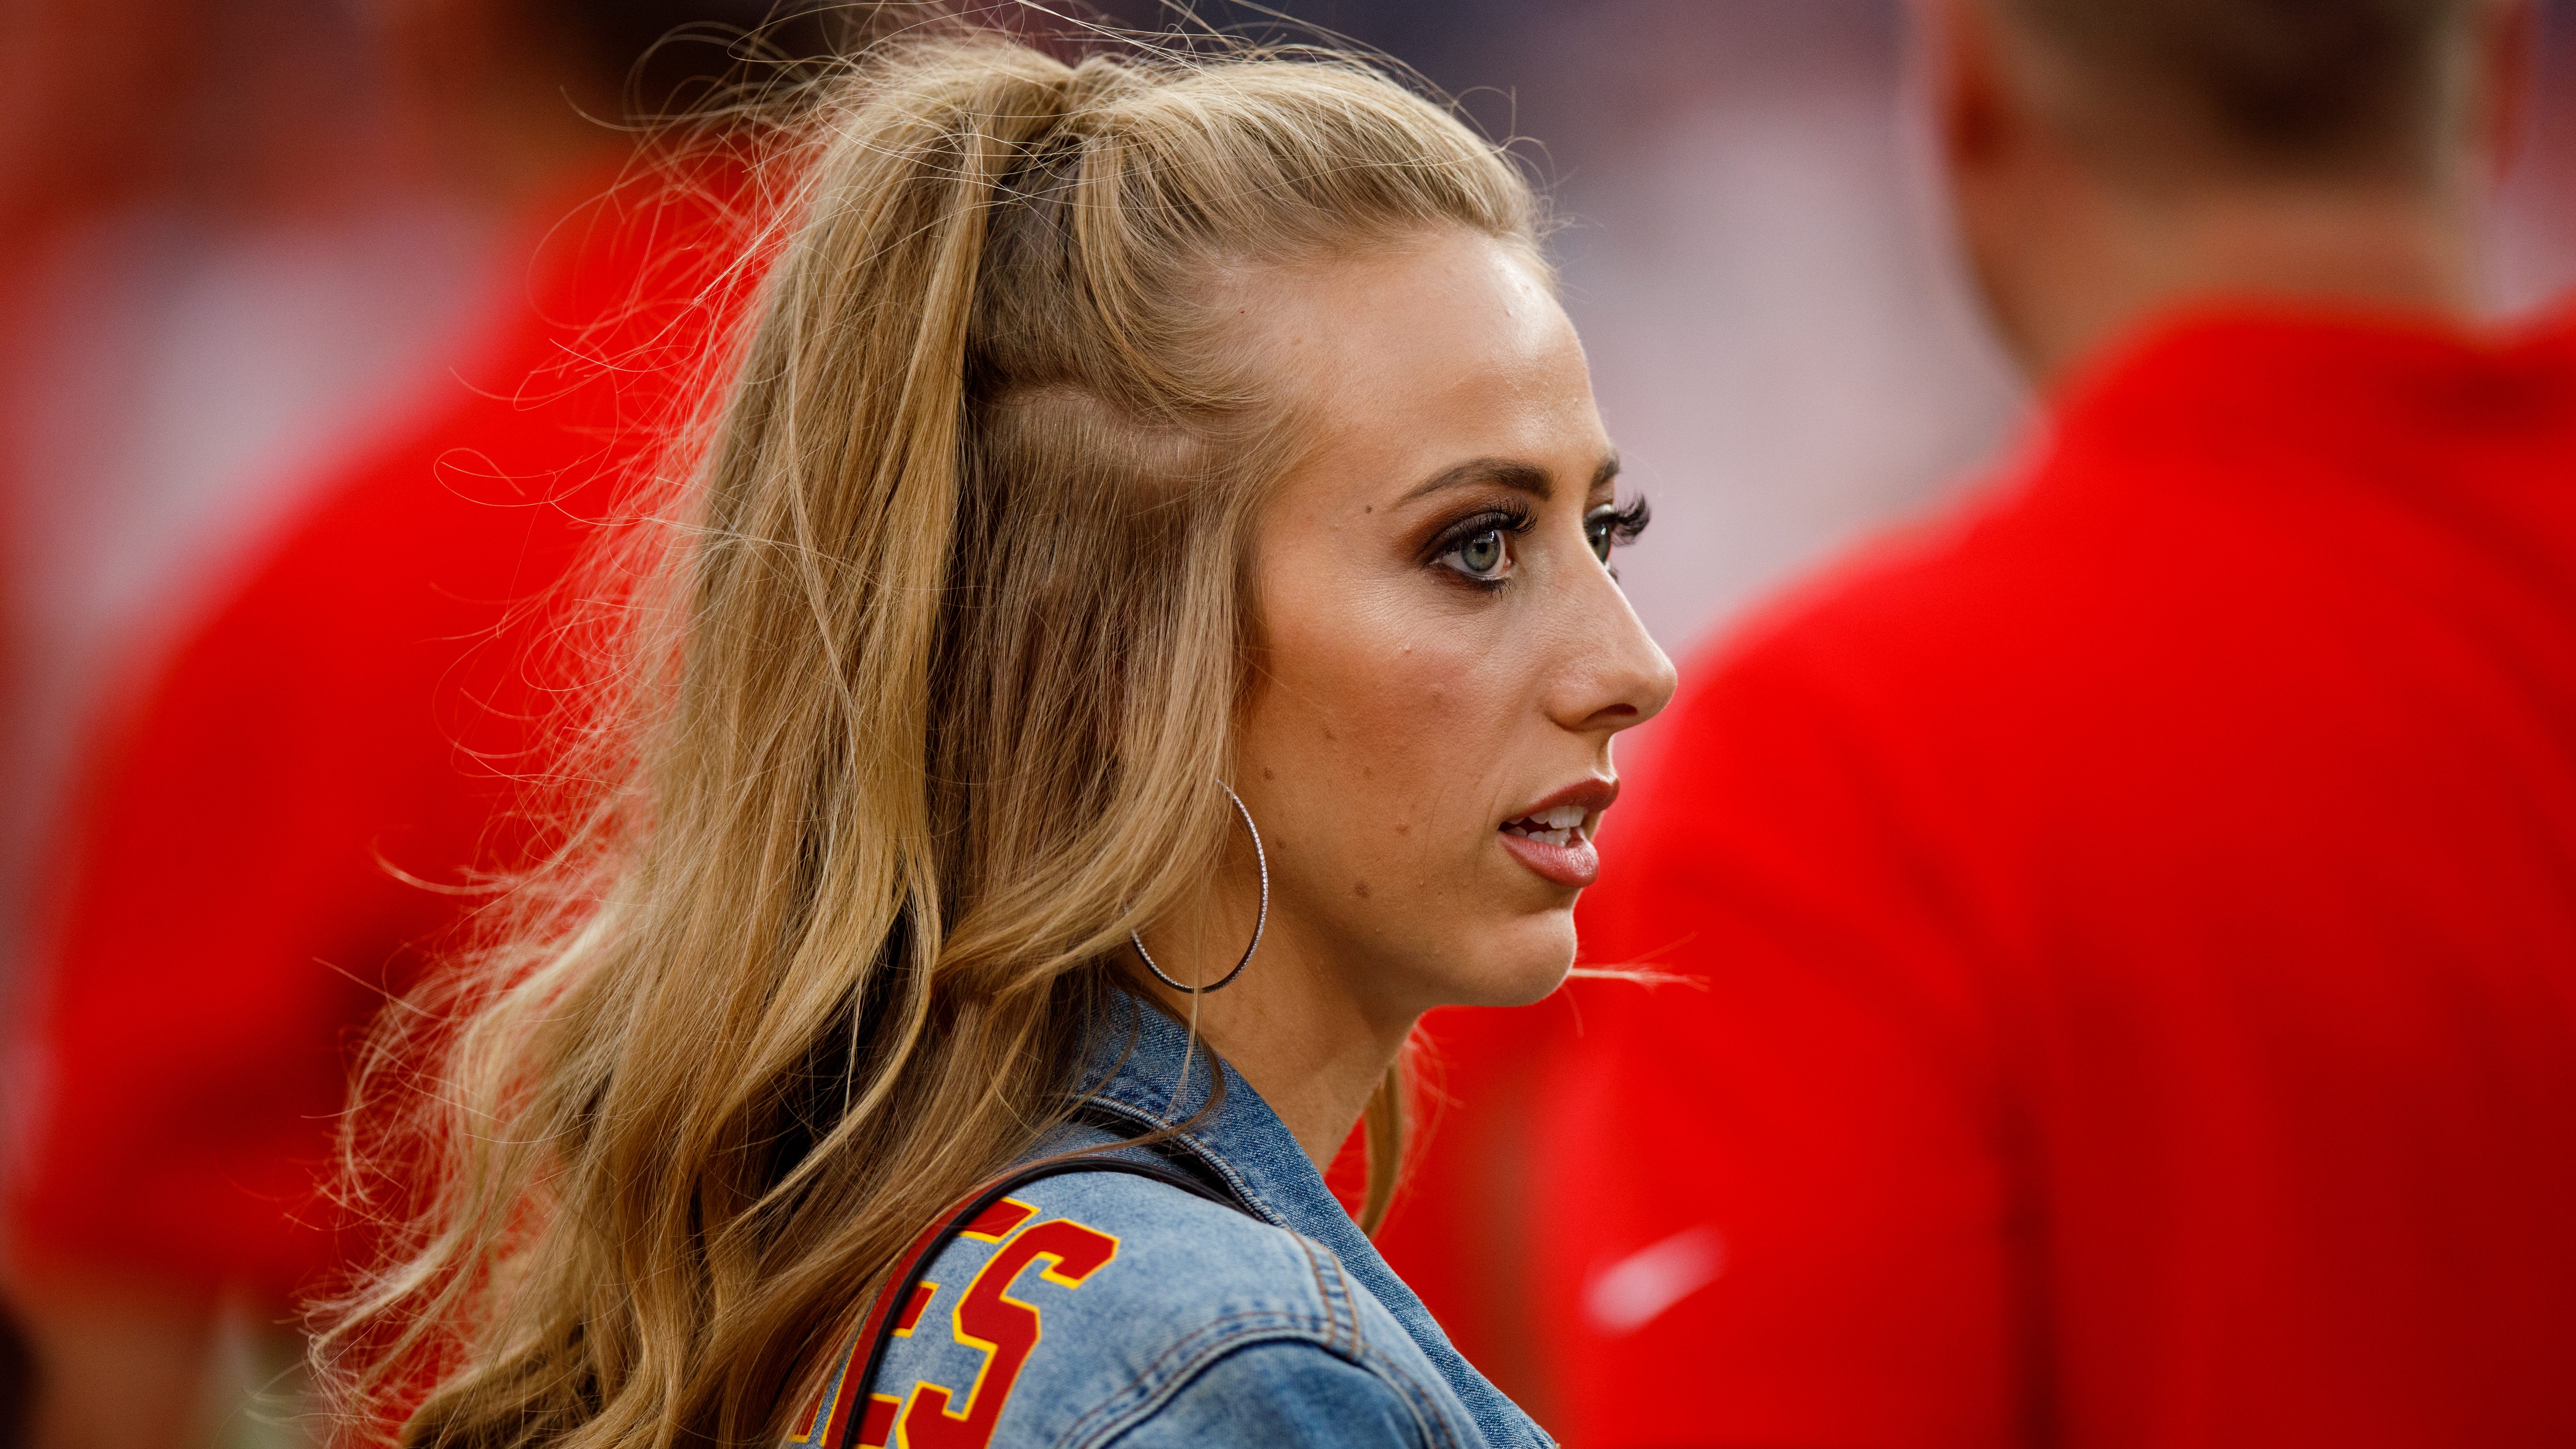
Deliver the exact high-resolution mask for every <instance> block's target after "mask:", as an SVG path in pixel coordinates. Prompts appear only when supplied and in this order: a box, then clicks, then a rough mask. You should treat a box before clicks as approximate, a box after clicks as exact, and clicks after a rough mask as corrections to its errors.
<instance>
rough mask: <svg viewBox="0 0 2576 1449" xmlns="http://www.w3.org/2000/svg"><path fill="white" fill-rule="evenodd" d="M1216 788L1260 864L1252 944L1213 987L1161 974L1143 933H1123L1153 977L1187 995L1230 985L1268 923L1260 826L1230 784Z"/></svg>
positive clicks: (1267, 864) (1267, 883)
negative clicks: (1231, 808)
mask: <svg viewBox="0 0 2576 1449" xmlns="http://www.w3.org/2000/svg"><path fill="white" fill-rule="evenodd" d="M1217 788H1218V789H1220V790H1223V791H1224V792H1225V798H1227V799H1228V800H1231V801H1233V802H1234V813H1235V814H1237V815H1240V816H1242V817H1243V828H1244V829H1246V830H1248V831H1250V832H1252V860H1253V863H1254V864H1255V865H1258V866H1260V867H1261V914H1260V915H1258V916H1255V917H1254V918H1253V921H1252V944H1251V945H1249V946H1246V947H1244V948H1243V959H1242V960H1240V961H1237V962H1235V963H1234V969H1233V970H1231V971H1228V972H1227V973H1225V979H1224V980H1222V981H1219V982H1217V983H1216V984H1215V985H1214V986H1183V985H1182V984H1181V983H1179V982H1177V981H1174V980H1173V979H1172V978H1171V977H1169V976H1166V975H1164V974H1163V968H1162V967H1160V966H1157V965H1155V964H1154V953H1153V952H1151V951H1148V950H1146V949H1145V938H1144V936H1143V935H1141V934H1140V933H1138V932H1136V931H1132V930H1131V931H1129V932H1128V933H1127V939H1128V940H1130V941H1133V942H1135V943H1136V954H1137V955H1138V956H1139V957H1142V958H1143V959H1144V962H1145V969H1146V970H1148V971H1151V972H1153V973H1154V979H1155V980H1157V981H1160V982H1162V983H1163V984H1164V985H1165V986H1168V987H1170V988H1172V989H1173V990H1174V991H1178V992H1181V993H1184V994H1185V995H1189V996H1205V995H1207V994H1208V993H1209V992H1211V991H1223V990H1224V989H1225V988H1227V987H1229V986H1231V985H1233V984H1234V978H1236V977H1237V976H1240V975H1242V974H1243V968H1244V967H1246V966H1249V965H1251V964H1252V953H1253V952H1255V951H1258V950H1260V949H1261V932H1262V928H1263V927H1265V926H1268V925H1269V924H1270V856H1269V855H1268V853H1266V852H1265V851H1263V850H1262V848H1261V827H1260V826H1258V825H1255V824H1253V823H1252V812H1251V811H1249V810H1247V809H1245V808H1243V797H1242V796H1240V795H1237V794H1236V793H1234V787H1233V786H1232V785H1229V784H1227V783H1225V782H1224V781H1223V780H1219V781H1217Z"/></svg>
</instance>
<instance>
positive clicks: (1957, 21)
mask: <svg viewBox="0 0 2576 1449" xmlns="http://www.w3.org/2000/svg"><path fill="white" fill-rule="evenodd" d="M1914 8H1915V11H1916V15H1917V19H1918V22H1919V24H1920V25H1921V27H1922V32H1923V37H1924V59H1925V68H1926V75H1925V80H1926V81H1927V89H1928V91H1929V98H1930V100H1931V103H1932V128H1933V136H1934V139H1935V141H1936V142H1937V143H1938V145H1939V146H1940V148H1941V159H1942V161H1943V162H1944V163H1945V164H1946V165H1947V167H1948V168H1949V170H1950V172H1951V174H1952V175H1953V176H1958V175H1963V174H1973V173H1975V172H1977V171H1981V170H1985V169H1987V168H1989V167H1991V166H1993V165H1994V164H1995V163H1996V162H1997V161H1998V160H2000V159H2001V158H2002V157H2003V156H2004V155H2005V154H2006V153H2008V152H2009V151H2011V150H2012V149H2013V146H2014V143H2015V140H2016V136H2015V131H2016V130H2017V129H2018V126H2019V122H2020V116H2019V114H2018V111H2017V108H2016V106H2015V104H2014V102H2015V99H2016V98H2015V96H2014V94H2013V89H2012V83H2011V78H2010V76H2009V75H2008V74H2007V71H2006V67H2007V65H2008V64H2009V60H2008V58H2007V57H2006V56H2005V54H2004V49H2003V47H2004V37H2003V35H2002V32H2001V30H2000V28H1999V25H1998V22H1997V20H1996V17H1995V14H1994V9H1993V6H1992V4H1991V0H1915V6H1914Z"/></svg>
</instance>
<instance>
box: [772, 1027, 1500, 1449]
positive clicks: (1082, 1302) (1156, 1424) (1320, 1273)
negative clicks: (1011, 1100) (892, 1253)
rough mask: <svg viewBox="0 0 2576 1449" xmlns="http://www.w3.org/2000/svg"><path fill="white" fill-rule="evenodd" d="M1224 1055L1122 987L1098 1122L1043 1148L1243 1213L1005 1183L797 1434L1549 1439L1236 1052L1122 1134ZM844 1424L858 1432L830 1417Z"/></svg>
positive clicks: (1093, 1189)
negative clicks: (1192, 1118) (1182, 1127)
mask: <svg viewBox="0 0 2576 1449" xmlns="http://www.w3.org/2000/svg"><path fill="white" fill-rule="evenodd" d="M1212 1060H1213V1058H1212V1055H1211V1053H1210V1052H1209V1051H1208V1049H1207V1047H1206V1046H1205V1045H1204V1044H1199V1045H1197V1046H1196V1047H1193V1046H1192V1045H1191V1043H1190V1041H1189V1039H1188V1037H1187V1035H1186V1033H1185V1032H1184V1031H1183V1030H1182V1029H1181V1028H1180V1027H1179V1026H1178V1025H1176V1024H1174V1023H1173V1022H1172V1021H1171V1020H1170V1019H1169V1018H1167V1017H1165V1016H1164V1015H1163V1014H1162V1013H1161V1012H1158V1011H1154V1010H1151V1009H1149V1008H1146V1007H1143V1006H1141V1005H1140V1004H1139V1003H1138V1002H1136V1001H1135V999H1134V998H1132V997H1126V996H1123V995H1122V996H1119V997H1117V998H1116V1001H1115V1003H1114V1005H1113V1007H1112V1009H1111V1010H1110V1011H1108V1012H1107V1013H1105V1016H1104V1020H1103V1021H1102V1022H1101V1023H1100V1025H1099V1027H1098V1029H1096V1030H1095V1033H1094V1036H1093V1040H1092V1044H1091V1057H1090V1067H1089V1069H1088V1071H1087V1074H1086V1078H1085V1087H1084V1095H1085V1098H1086V1100H1085V1103H1084V1119H1085V1120H1084V1122H1083V1123H1081V1124H1079V1125H1076V1126H1074V1127H1071V1128H1067V1129H1065V1130H1064V1131H1062V1132H1060V1133H1059V1134H1057V1135H1056V1136H1055V1137H1053V1138H1051V1139H1050V1140H1049V1141H1048V1142H1046V1143H1045V1144H1043V1145H1042V1148H1041V1152H1042V1153H1056V1152H1062V1151H1065V1150H1067V1149H1076V1148H1085V1147H1090V1148H1102V1149H1108V1150H1111V1151H1115V1152H1118V1153H1120V1154H1122V1155H1138V1154H1157V1153H1158V1154H1159V1157H1158V1160H1159V1161H1160V1162H1161V1163H1162V1164H1163V1165H1165V1166H1168V1167H1177V1168H1179V1169H1181V1170H1183V1171H1184V1172H1186V1173H1189V1174H1191V1175H1192V1176H1194V1177H1196V1178H1199V1179H1201V1180H1204V1181H1206V1182H1207V1183H1208V1184H1209V1186H1211V1187H1212V1188H1214V1189H1216V1190H1217V1191H1218V1192H1219V1193H1220V1194H1221V1195H1223V1196H1227V1197H1230V1198H1232V1199H1233V1200H1235V1201H1237V1202H1240V1203H1241V1204H1242V1205H1243V1206H1245V1207H1247V1208H1249V1209H1251V1213H1250V1214H1247V1213H1244V1212H1240V1211H1237V1210H1235V1209H1234V1208H1232V1207H1228V1206H1224V1205H1221V1204H1219V1203H1217V1202H1212V1201H1209V1200H1206V1199H1204V1198H1201V1197H1197V1196H1193V1195H1192V1194H1190V1193H1189V1192H1186V1191H1184V1190H1182V1189H1181V1188H1179V1187H1176V1186H1172V1185H1170V1184H1168V1183H1165V1182H1158V1181H1155V1180H1152V1179H1150V1178H1145V1177H1138V1176H1131V1175H1127V1174H1123V1173H1108V1172H1089V1173H1077V1174H1069V1175H1064V1176H1058V1177H1049V1178H1044V1179H1041V1180H1039V1181H1037V1182H1034V1183H1031V1184H1029V1185H1028V1186H1026V1187H1024V1188H1021V1189H1017V1190H1014V1191H1013V1192H1012V1194H1011V1195H1010V1196H1009V1197H1007V1198H1005V1199H1003V1202H1002V1203H1001V1204H1000V1205H998V1210H997V1211H995V1212H988V1213H986V1214H984V1215H983V1217H981V1218H979V1219H978V1220H977V1227H979V1228H981V1229H983V1231H969V1232H967V1233H966V1234H964V1235H962V1236H960V1237H958V1238H957V1239H956V1240H955V1241H954V1242H952V1243H951V1244H950V1245H949V1246H948V1247H946V1248H945V1249H943V1250H941V1251H940V1252H939V1254H938V1256H937V1257H936V1258H934V1259H933V1260H932V1262H931V1263H930V1265H929V1267H928V1269H927V1271H926V1272H925V1274H924V1282H925V1290H924V1291H923V1292H921V1293H918V1294H915V1295H914V1296H913V1298H912V1300H911V1302H910V1304H909V1305H908V1307H907V1309H906V1311H904V1312H903V1313H902V1314H901V1315H900V1316H899V1317H898V1318H897V1320H896V1326H897V1335H896V1337H895V1338H894V1339H893V1341H892V1345H891V1347H890V1348H889V1350H888V1352H887V1354H886V1358H885V1361H884V1365H883V1367H882V1368H881V1369H880V1371H879V1372H878V1374H877V1376H876V1380H875V1382H874V1383H873V1384H872V1385H868V1386H864V1387H863V1386H858V1385H853V1384H849V1383H847V1382H845V1381H846V1380H848V1379H850V1378H852V1377H854V1370H853V1368H852V1367H851V1365H850V1364H849V1363H847V1362H845V1363H844V1364H843V1365H842V1367H841V1369H840V1370H839V1376H838V1377H837V1378H835V1379H834V1380H833V1382H831V1383H830V1384H829V1385H828V1386H827V1387H826V1388H825V1390H824V1392H823V1395H822V1397H821V1399H820V1400H819V1401H818V1402H817V1403H816V1404H815V1405H813V1406H812V1407H811V1408H810V1409H809V1410H808V1411H807V1414H806V1416H805V1418H804V1420H803V1422H802V1423H800V1425H799V1426H798V1429H799V1437H798V1438H796V1439H794V1440H791V1441H790V1443H791V1444H798V1445H826V1444H830V1443H833V1442H835V1440H836V1438H838V1440H839V1442H842V1443H861V1444H875V1445H883V1444H887V1443H889V1442H891V1443H892V1444H893V1445H895V1446H897V1449H951V1446H976V1449H986V1446H990V1449H1039V1446H1068V1449H1071V1446H1082V1449H1090V1446H1105V1445H1111V1444H1115V1445H1117V1446H1119V1449H1180V1446H1184V1445H1187V1446H1212V1445H1264V1446H1267V1445H1283V1446H1297V1445H1317V1446H1320V1445H1327V1444H1329V1445H1353V1446H1379V1445H1384V1446H1390V1449H1391V1446H1397V1445H1404V1446H1423V1449H1430V1446H1438V1449H1475V1446H1492V1449H1524V1446H1544V1445H1547V1444H1549V1443H1550V1441H1549V1439H1548V1437H1547V1435H1546V1434H1545V1433H1543V1432H1542V1431H1541V1430H1540V1429H1539V1427H1538V1426H1537V1425H1536V1424H1535V1423H1532V1422H1531V1421H1530V1419H1529V1416H1527V1415H1526V1414H1523V1413H1522V1412H1521V1411H1520V1410H1519V1409H1518V1408H1517V1407H1515V1406H1514V1405H1513V1404H1512V1402H1511V1401H1510V1400H1509V1399H1507V1398H1505V1397H1503V1395H1502V1393H1501V1392H1500V1391H1499V1390H1497V1389H1495V1387H1494V1386H1493V1385H1492V1384H1490V1383H1487V1382H1486V1381H1485V1379H1484V1377H1483V1376H1482V1375H1480V1374H1478V1373H1477V1372H1476V1370H1475V1369H1473V1368H1472V1367H1470V1366H1469V1365H1468V1363H1467V1361H1466V1360H1465V1359H1463V1358H1461V1357H1459V1356H1458V1351H1457V1350H1456V1349H1454V1348H1451V1347H1450V1346H1449V1340H1448V1338H1447V1337H1446V1336H1445V1335H1443V1334H1442V1333H1441V1331H1440V1328H1439V1325H1437V1324H1436V1323H1434V1322H1432V1319H1431V1315H1430V1313H1429V1312H1428V1311H1426V1310H1425V1309H1424V1308H1423V1306H1422V1302H1421V1300H1420V1299H1418V1298H1416V1297H1414V1296H1413V1291H1412V1290H1411V1289H1409V1288H1407V1287H1405V1286H1404V1283H1403V1281H1402V1280H1401V1279H1399V1278H1397V1277H1396V1276H1395V1273H1394V1271H1393V1270H1392V1269H1390V1268H1389V1267H1387V1264H1386V1260H1385V1259H1383V1258H1381V1257H1379V1256H1378V1253H1377V1250H1376V1249H1375V1248H1373V1247H1371V1246H1370V1245H1369V1241H1368V1239H1367V1237H1365V1236H1364V1235H1363V1234H1361V1232H1360V1231H1359V1228H1358V1226H1357V1225H1356V1224H1354V1223H1353V1222H1352V1221H1351V1219H1350V1216H1349V1214H1347V1213H1345V1212H1344V1211H1343V1210H1342V1208H1341V1205H1340V1204H1339V1203H1337V1202H1336V1201H1334V1199H1333V1196H1332V1194H1331V1193H1330V1192H1329V1191H1327V1190H1326V1189H1325V1187H1324V1182H1323V1178H1322V1177H1321V1176H1320V1175H1319V1174H1318V1173H1317V1172H1316V1170H1315V1166H1314V1163H1313V1162H1311V1161H1310V1160H1308V1158H1307V1157H1306V1154H1305V1152H1304V1151H1303V1150H1302V1149H1301V1148H1299V1147H1298V1145H1297V1141H1296V1139H1295V1138H1294V1137H1292V1136H1290V1135H1289V1132H1288V1128H1287V1126H1286V1124H1284V1123H1282V1122H1281V1121H1280V1120H1279V1116H1278V1114H1277V1113H1275V1112H1273V1111H1271V1110H1270V1107H1269V1104H1267V1103H1265V1102H1263V1101H1262V1100H1261V1097H1260V1095H1259V1094H1258V1093H1256V1092H1254V1091H1253V1090H1252V1088H1251V1087H1250V1086H1249V1085H1248V1084H1246V1083H1245V1082H1244V1080H1243V1079H1242V1078H1241V1077H1239V1076H1237V1075H1235V1073H1234V1070H1233V1068H1231V1067H1227V1066H1225V1065H1223V1064H1222V1063H1221V1062H1218V1063H1215V1066H1214V1070H1215V1071H1222V1072H1223V1073H1224V1074H1225V1092H1224V1096H1223V1099H1222V1100H1221V1101H1220V1102H1219V1104H1218V1106H1217V1108H1216V1110H1215V1111H1214V1112H1213V1113H1211V1114H1210V1115H1209V1116H1208V1117H1206V1118H1205V1119H1203V1120H1201V1121H1200V1122H1198V1123H1197V1124H1196V1125H1194V1126H1192V1127H1191V1128H1190V1129H1189V1130H1188V1131H1187V1132H1185V1133H1183V1134H1182V1135H1181V1136H1180V1137H1179V1138H1177V1139H1175V1140H1172V1141H1169V1142H1166V1143H1164V1144H1161V1145H1160V1147H1159V1148H1157V1149H1149V1148H1146V1147H1142V1146H1137V1145H1134V1144H1132V1143H1127V1139H1128V1138H1129V1137H1131V1136H1133V1135H1135V1134H1138V1133H1144V1132H1151V1131H1156V1130H1160V1129H1162V1128H1165V1127H1168V1126H1170V1125H1172V1124H1173V1123H1176V1122H1179V1121H1181V1120H1183V1119H1186V1118H1187V1117H1188V1116H1189V1115H1190V1114H1191V1113H1192V1112H1194V1111H1196V1110H1197V1109H1198V1108H1199V1107H1200V1106H1201V1105H1203V1104H1204V1103H1205V1102H1206V1101H1207V1098H1208V1093H1209V1091H1210V1088H1211V1085H1212V1071H1211V1062H1212ZM1185 1062H1186V1063H1187V1067H1188V1073H1187V1080H1186V1081H1185V1080H1184V1063H1185ZM1122 1143H1126V1144H1127V1145H1124V1146H1121V1145H1120V1144H1122ZM865 1353H866V1345H864V1344H861V1345H860V1346H859V1347H858V1350H857V1354H856V1356H857V1357H858V1358H859V1359H860V1360H862V1361H863V1360H864V1357H865ZM868 1388H872V1389H873V1390H874V1392H873V1393H872V1394H870V1393H867V1392H865V1389H868ZM871 1410H873V1412H870V1411H871ZM854 1420H864V1421H865V1423H866V1429H865V1431H863V1432H851V1430H853V1429H856V1427H857V1426H856V1424H854V1423H853V1424H850V1427H849V1428H841V1426H842V1425H843V1424H844V1423H846V1422H848V1421H854ZM836 1429H840V1435H836V1433H835V1432H834V1431H835V1430H836ZM889 1431H891V1432H889ZM841 1435H846V1437H841Z"/></svg>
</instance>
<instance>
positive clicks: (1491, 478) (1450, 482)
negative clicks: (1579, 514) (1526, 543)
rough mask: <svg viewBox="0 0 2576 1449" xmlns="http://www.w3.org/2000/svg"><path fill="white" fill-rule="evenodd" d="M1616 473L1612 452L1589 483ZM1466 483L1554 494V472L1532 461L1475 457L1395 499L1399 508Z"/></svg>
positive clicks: (1542, 495) (1537, 494)
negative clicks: (1488, 484) (1522, 461)
mask: <svg viewBox="0 0 2576 1449" xmlns="http://www.w3.org/2000/svg"><path fill="white" fill-rule="evenodd" d="M1618 476H1619V455H1618V454H1617V453H1612V454H1611V455H1610V456H1608V457H1606V458H1604V459H1602V460H1601V466H1600V467H1598V468H1595V469H1593V470H1592V486H1593V487H1595V488H1598V487H1600V486H1601V485H1602V484H1604V483H1607V482H1609V481H1610V480H1611V479H1613V478H1616V477H1618ZM1467 483H1492V484H1498V485H1500V486H1502V487H1505V488H1509V489H1511V490H1512V491H1513V492H1516V493H1526V494H1528V495H1530V496H1531V497H1533V498H1535V499H1537V500H1538V501H1539V502H1541V503H1545V502H1546V501H1547V500H1549V499H1550V498H1553V497H1555V496H1556V478H1555V475H1554V474H1551V473H1549V472H1548V471H1547V470H1546V469H1545V468H1542V467H1540V466H1538V465H1537V464H1535V463H1521V462H1515V461H1513V460H1512V459H1509V458H1477V459H1474V460H1473V461H1470V462H1465V463H1461V464H1459V465H1458V466H1456V467H1454V468H1446V469H1443V470H1441V471H1440V472H1438V473H1435V474H1433V475H1432V476H1431V477H1430V478H1428V479H1426V480H1424V481H1423V482H1421V483H1417V484H1415V485H1414V487H1413V489H1412V491H1410V492H1408V493H1406V494H1405V495H1404V497H1402V498H1400V499H1398V500H1397V501H1396V506H1397V507H1399V508H1401V507H1403V506H1404V505H1405V504H1407V503H1411V502H1413V501H1414V500H1415V499H1418V498H1428V497H1430V496H1431V495H1432V494H1434V493H1438V492H1440V491H1442V490H1444V489H1449V488H1456V487H1459V486H1460V485H1462V484H1467Z"/></svg>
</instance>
